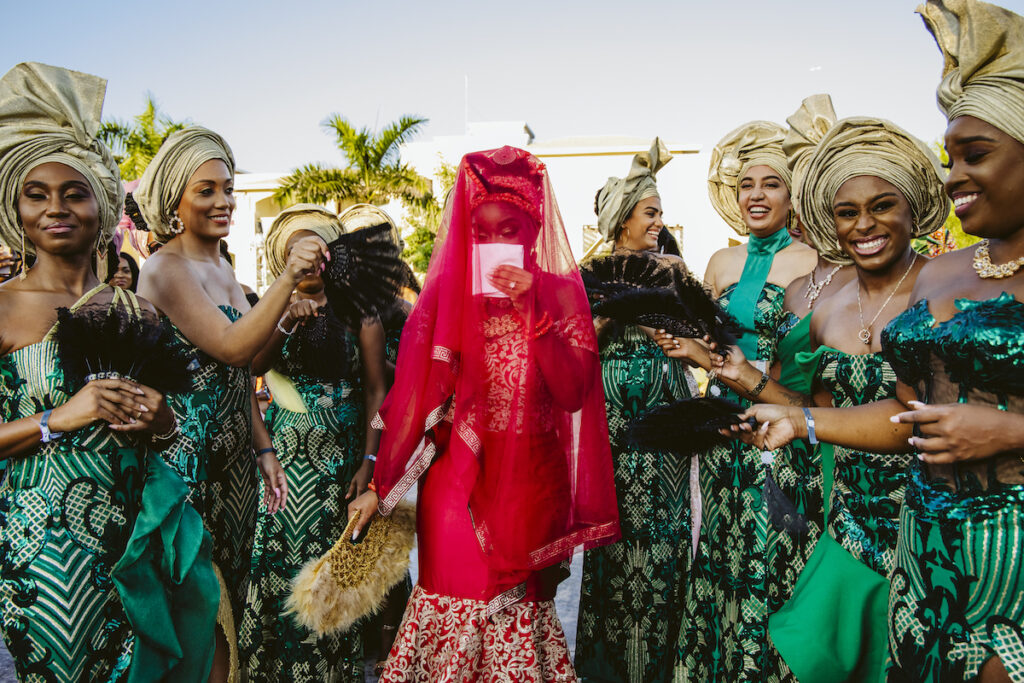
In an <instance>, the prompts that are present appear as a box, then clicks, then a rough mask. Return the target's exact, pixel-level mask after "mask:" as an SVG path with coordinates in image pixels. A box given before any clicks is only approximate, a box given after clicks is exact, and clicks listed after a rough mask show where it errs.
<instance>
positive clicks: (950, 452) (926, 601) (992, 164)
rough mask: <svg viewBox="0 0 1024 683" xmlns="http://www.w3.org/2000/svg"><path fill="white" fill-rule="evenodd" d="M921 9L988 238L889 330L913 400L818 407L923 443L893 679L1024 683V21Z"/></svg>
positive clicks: (974, 214)
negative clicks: (1023, 343) (940, 59)
mask: <svg viewBox="0 0 1024 683" xmlns="http://www.w3.org/2000/svg"><path fill="white" fill-rule="evenodd" d="M919 11H921V13H922V14H923V15H924V17H925V22H926V25H927V26H928V28H929V30H931V31H932V33H933V34H934V36H935V39H936V42H937V43H938V45H939V48H940V49H941V50H942V53H943V56H944V57H945V59H944V73H943V81H942V84H941V85H940V86H939V90H938V95H939V98H938V99H939V105H940V108H941V109H942V111H943V113H945V114H946V116H947V117H948V118H949V127H948V128H947V130H946V139H945V144H946V149H947V151H948V152H949V158H950V173H949V176H948V177H947V178H946V183H945V190H946V194H947V195H948V196H949V197H950V198H951V199H952V200H953V202H954V206H955V211H956V214H957V216H958V217H959V218H960V220H961V223H962V225H963V228H964V231H965V232H967V233H969V234H973V235H977V236H979V237H983V238H984V240H983V241H982V242H981V243H980V244H978V245H976V246H971V247H967V248H964V249H961V250H958V251H954V252H950V253H948V254H943V255H941V256H938V257H936V258H935V259H934V260H932V261H930V262H929V263H928V264H927V265H926V266H925V267H924V268H923V269H922V270H921V272H920V274H919V275H918V278H917V283H916V285H915V287H914V291H913V293H912V295H911V299H910V308H909V309H908V310H907V311H905V312H904V313H903V314H901V315H900V316H898V317H897V318H895V319H894V320H893V321H892V322H891V323H890V324H889V325H888V327H887V328H886V329H885V331H884V333H883V339H882V344H883V348H884V350H885V351H886V353H887V356H888V357H889V358H890V359H891V361H892V365H893V369H894V370H895V371H896V373H897V374H898V375H899V378H900V380H901V383H900V384H899V386H898V388H897V396H898V399H899V400H893V401H882V402H879V403H876V404H873V405H871V406H864V407H861V408H858V409H856V410H827V409H812V411H811V417H812V418H813V419H814V421H815V427H816V431H817V434H818V436H819V438H821V439H822V440H828V441H833V442H836V443H842V444H844V445H846V446H849V447H852V448H865V449H870V450H875V451H879V452H893V451H898V450H903V449H905V448H906V447H907V440H908V438H909V442H910V443H909V445H910V448H911V449H912V450H913V451H915V452H916V454H917V457H916V458H913V459H912V461H913V464H912V466H911V469H910V475H909V481H908V484H907V490H906V494H905V498H904V504H903V508H902V510H901V513H900V515H901V517H900V526H899V539H898V542H897V551H896V560H895V564H896V567H895V570H894V571H893V573H892V578H891V585H892V587H891V593H890V599H889V647H890V659H891V661H892V665H891V667H890V670H889V672H888V676H889V680H891V681H900V682H902V681H923V680H927V681H980V682H981V683H990V682H994V681H1008V680H1021V679H1024V655H1022V653H1024V626H1022V625H1024V603H1022V601H1021V597H1020V596H1022V595H1024V570H1022V566H1024V565H1022V557H1024V555H1022V552H1021V548H1022V545H1021V541H1020V534H1021V529H1024V476H1022V474H1021V473H1022V467H1021V453H1022V452H1024V415H1022V413H1024V400H1022V398H1021V395H1022V393H1024V392H1022V389H1021V387H1024V378H1022V377H1021V376H1020V368H1021V367H1022V360H1021V356H1022V354H1021V349H1020V339H1021V338H1022V337H1024V313H1022V311H1021V305H1020V300H1021V297H1022V296H1024V280H1022V276H1021V270H1022V265H1024V249H1022V248H1021V244H1022V241H1024V229H1022V226H1024V211H1022V208H1021V203H1020V196H1021V193H1022V192H1024V171H1022V169H1024V116H1022V115H1021V111H1024V79H1022V78H1021V73H1024V72H1022V62H1021V55H1022V54H1024V52H1022V48H1024V46H1022V45H1021V36H1022V35H1024V17H1020V16H1018V15H1016V14H1014V13H1012V12H1010V11H1008V10H1005V9H1003V8H1000V7H996V6H993V5H989V4H986V3H982V2H969V3H955V4H954V3H948V6H947V3H944V2H934V1H933V2H930V3H929V4H928V5H927V6H925V7H923V8H922V9H921V10H919ZM750 412H751V414H752V415H753V416H755V417H756V418H757V419H758V420H760V421H762V422H763V421H770V426H769V427H768V428H767V429H765V430H764V431H763V433H762V434H759V435H757V439H758V440H759V441H761V440H763V441H764V442H765V443H766V444H768V445H773V446H774V445H777V444H779V443H783V442H785V441H786V440H788V439H790V438H793V437H795V436H796V437H799V436H803V435H804V434H806V433H807V426H806V423H805V419H804V416H803V415H802V414H798V413H794V411H792V409H788V408H781V407H778V406H757V407H755V408H754V409H752V410H751V411H750ZM889 420H891V422H890V421H889ZM893 423H896V424H893ZM911 428H913V431H911Z"/></svg>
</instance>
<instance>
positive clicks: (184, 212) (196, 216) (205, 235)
mask: <svg viewBox="0 0 1024 683" xmlns="http://www.w3.org/2000/svg"><path fill="white" fill-rule="evenodd" d="M234 185H235V179H234V177H233V176H232V175H231V172H230V171H229V170H228V166H227V164H225V163H224V162H223V161H221V160H220V159H211V160H209V161H207V162H205V163H204V164H203V165H202V166H200V167H199V168H197V169H196V172H195V173H193V174H192V177H191V178H189V181H188V184H187V185H186V186H185V192H184V194H182V196H181V202H180V203H179V204H178V217H179V218H181V220H182V222H183V223H184V224H185V229H186V230H187V231H188V232H189V233H191V234H193V235H195V236H196V237H200V238H202V239H210V240H220V239H221V238H223V237H227V235H228V231H229V230H230V228H231V213H232V212H233V211H234V210H235V195H234V191H235V187H234Z"/></svg>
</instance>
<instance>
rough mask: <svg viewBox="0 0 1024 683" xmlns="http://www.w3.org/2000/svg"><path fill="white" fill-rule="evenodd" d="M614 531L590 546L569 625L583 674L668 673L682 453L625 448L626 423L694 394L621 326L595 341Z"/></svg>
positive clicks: (680, 538)
mask: <svg viewBox="0 0 1024 683" xmlns="http://www.w3.org/2000/svg"><path fill="white" fill-rule="evenodd" d="M601 375H602V378H603V382H604V393H605V408H606V410H607V413H608V433H609V437H610V440H611V447H612V457H613V459H614V462H615V489H616V492H617V494H618V503H619V523H620V524H621V527H622V539H621V540H620V541H618V542H617V543H613V544H612V545H608V546H603V547H601V548H595V549H593V550H588V551H587V552H586V554H585V556H584V560H583V581H582V593H581V595H580V609H579V622H578V626H577V628H578V630H577V634H576V657H575V666H576V672H577V674H578V675H579V676H580V678H581V680H584V681H631V682H632V681H635V682H637V683H641V682H646V681H667V680H669V679H670V678H671V675H672V665H673V661H674V658H675V643H676V640H677V638H678V634H679V627H680V624H681V619H682V611H683V610H682V600H683V589H684V582H685V578H686V571H687V569H688V567H689V564H690V557H689V556H690V491H689V482H690V458H689V457H684V456H681V455H679V454H677V453H670V452H668V451H648V450H642V449H636V448H632V447H630V446H629V445H627V443H626V431H627V429H628V427H629V423H630V422H631V421H632V420H634V419H635V418H636V417H637V416H639V415H640V414H641V413H643V412H644V411H646V410H649V409H651V408H655V407H658V406H661V405H665V404H666V403H671V402H672V401H677V400H681V399H685V398H690V397H692V396H694V395H695V394H696V389H697V388H696V383H695V382H694V380H693V377H692V375H691V374H690V372H689V371H688V370H687V369H686V366H685V365H684V364H683V363H682V362H680V361H675V360H670V359H668V358H666V357H665V355H664V354H663V353H662V352H661V349H660V347H659V346H658V345H657V344H656V343H654V341H653V340H652V339H650V338H649V337H648V336H647V335H646V334H644V333H643V331H642V330H641V329H640V328H639V327H636V326H632V325H631V326H628V327H626V328H625V329H624V331H623V333H622V334H621V335H619V336H618V337H617V338H615V339H612V340H610V341H609V342H608V343H607V344H606V345H605V346H604V348H603V349H602V350H601Z"/></svg>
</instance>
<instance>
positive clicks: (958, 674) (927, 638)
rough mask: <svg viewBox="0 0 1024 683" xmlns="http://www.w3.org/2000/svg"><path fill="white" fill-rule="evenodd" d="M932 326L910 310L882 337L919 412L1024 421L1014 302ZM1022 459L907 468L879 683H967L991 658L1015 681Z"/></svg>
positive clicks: (920, 307)
mask: <svg viewBox="0 0 1024 683" xmlns="http://www.w3.org/2000/svg"><path fill="white" fill-rule="evenodd" d="M956 307H957V309H958V312H957V313H956V314H955V315H954V316H953V317H952V318H951V319H950V320H948V321H946V322H942V323H938V324H936V322H935V320H934V318H932V316H931V314H930V312H929V310H928V302H927V301H920V302H918V303H917V304H915V305H914V306H912V307H911V308H909V309H908V310H907V311H905V312H904V313H903V314H901V315H900V316H898V317H896V318H895V319H894V320H893V321H892V322H891V323H889V325H888V326H887V327H886V328H885V330H884V332H883V334H882V345H883V349H884V350H885V353H886V354H887V356H888V357H889V358H891V359H892V363H893V367H894V368H895V369H896V372H897V374H898V375H899V377H900V379H901V380H903V381H904V382H906V383H907V384H909V385H910V386H912V387H914V389H915V390H916V391H917V395H918V397H919V398H920V400H922V401H924V402H926V403H937V404H943V403H957V402H959V403H969V404H974V405H982V406H988V407H993V408H998V409H1000V410H1007V411H1010V412H1013V413H1018V414H1019V413H1022V412H1024V304H1021V302H1019V301H1017V300H1016V299H1014V297H1013V296H1011V295H1010V294H1007V293H1004V294H1002V295H1001V296H998V297H995V298H993V299H987V300H983V301H972V300H969V299H958V300H957V301H956ZM1022 456H1024V451H1021V450H1017V451H1013V452H1010V453H1003V454H1000V455H997V456H994V457H991V458H985V459H982V460H974V461H963V462H959V463H955V464H948V465H925V464H924V463H922V462H920V461H918V460H917V459H916V458H914V459H913V460H912V463H913V464H912V465H911V471H910V480H909V483H908V485H907V492H906V497H905V499H904V503H903V509H902V510H901V516H900V529H899V543H898V546H897V551H896V568H895V570H894V571H893V574H892V588H891V591H890V594H889V646H890V655H891V658H892V664H891V668H890V670H889V680H890V681H894V682H902V681H943V683H945V682H947V681H950V682H953V681H968V680H974V679H975V677H976V676H977V675H978V672H979V670H980V669H981V667H982V665H983V664H984V662H985V661H986V660H987V659H988V658H989V657H991V656H993V655H998V656H999V658H1000V660H1001V661H1002V663H1003V666H1005V667H1006V671H1007V673H1009V675H1010V678H1011V679H1012V680H1015V681H1017V680H1024V460H1022Z"/></svg>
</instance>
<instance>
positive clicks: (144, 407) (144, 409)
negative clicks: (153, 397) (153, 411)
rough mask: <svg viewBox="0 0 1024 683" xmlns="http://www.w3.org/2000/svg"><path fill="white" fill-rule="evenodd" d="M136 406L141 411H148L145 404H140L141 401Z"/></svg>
mask: <svg viewBox="0 0 1024 683" xmlns="http://www.w3.org/2000/svg"><path fill="white" fill-rule="evenodd" d="M138 408H139V410H140V411H141V412H143V413H148V412H149V408H147V407H146V406H144V405H142V404H141V403H139V404H138Z"/></svg>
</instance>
